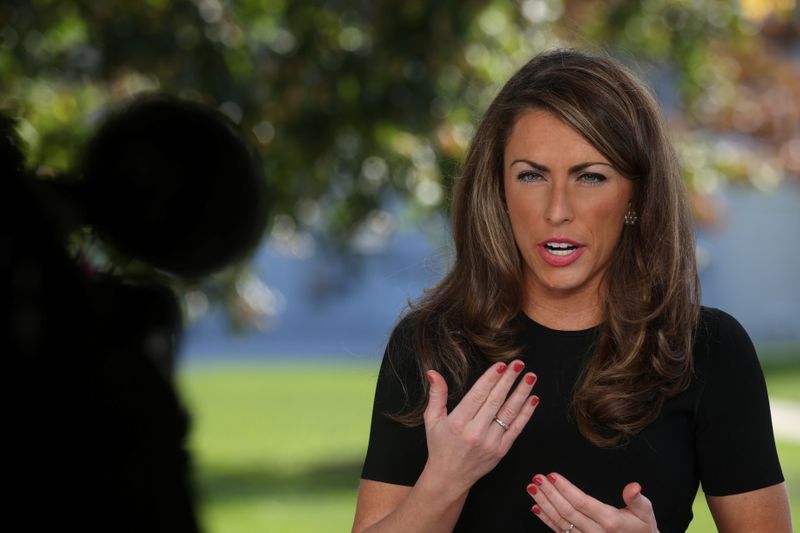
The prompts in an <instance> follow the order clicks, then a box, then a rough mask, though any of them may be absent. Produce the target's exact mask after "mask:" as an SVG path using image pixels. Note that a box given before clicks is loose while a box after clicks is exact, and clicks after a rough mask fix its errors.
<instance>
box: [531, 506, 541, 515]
mask: <svg viewBox="0 0 800 533" xmlns="http://www.w3.org/2000/svg"><path fill="white" fill-rule="evenodd" d="M531 511H533V514H540V513H541V512H542V510H541V509H539V506H538V505H534V506H533V508H531Z"/></svg>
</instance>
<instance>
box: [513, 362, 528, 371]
mask: <svg viewBox="0 0 800 533" xmlns="http://www.w3.org/2000/svg"><path fill="white" fill-rule="evenodd" d="M513 368H514V372H520V371H522V369H523V368H525V363H523V362H522V361H514V365H513Z"/></svg>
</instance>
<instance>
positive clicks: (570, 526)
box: [564, 524, 575, 533]
mask: <svg viewBox="0 0 800 533" xmlns="http://www.w3.org/2000/svg"><path fill="white" fill-rule="evenodd" d="M573 528H575V524H570V525H569V528H568V529H565V530H564V533H569V532H570V531H572V530H573Z"/></svg>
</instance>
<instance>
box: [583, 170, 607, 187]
mask: <svg viewBox="0 0 800 533" xmlns="http://www.w3.org/2000/svg"><path fill="white" fill-rule="evenodd" d="M578 181H581V182H583V183H585V184H587V185H599V184H601V183H603V182H604V181H606V177H605V176H603V175H602V174H597V173H596V172H587V173H585V174H581V175H580V176H578Z"/></svg>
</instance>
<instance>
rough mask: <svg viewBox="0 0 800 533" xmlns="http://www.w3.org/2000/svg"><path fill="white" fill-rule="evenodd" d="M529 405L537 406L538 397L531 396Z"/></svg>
mask: <svg viewBox="0 0 800 533" xmlns="http://www.w3.org/2000/svg"><path fill="white" fill-rule="evenodd" d="M531 405H532V406H534V407H536V406H537V405H539V397H538V396H531Z"/></svg>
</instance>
